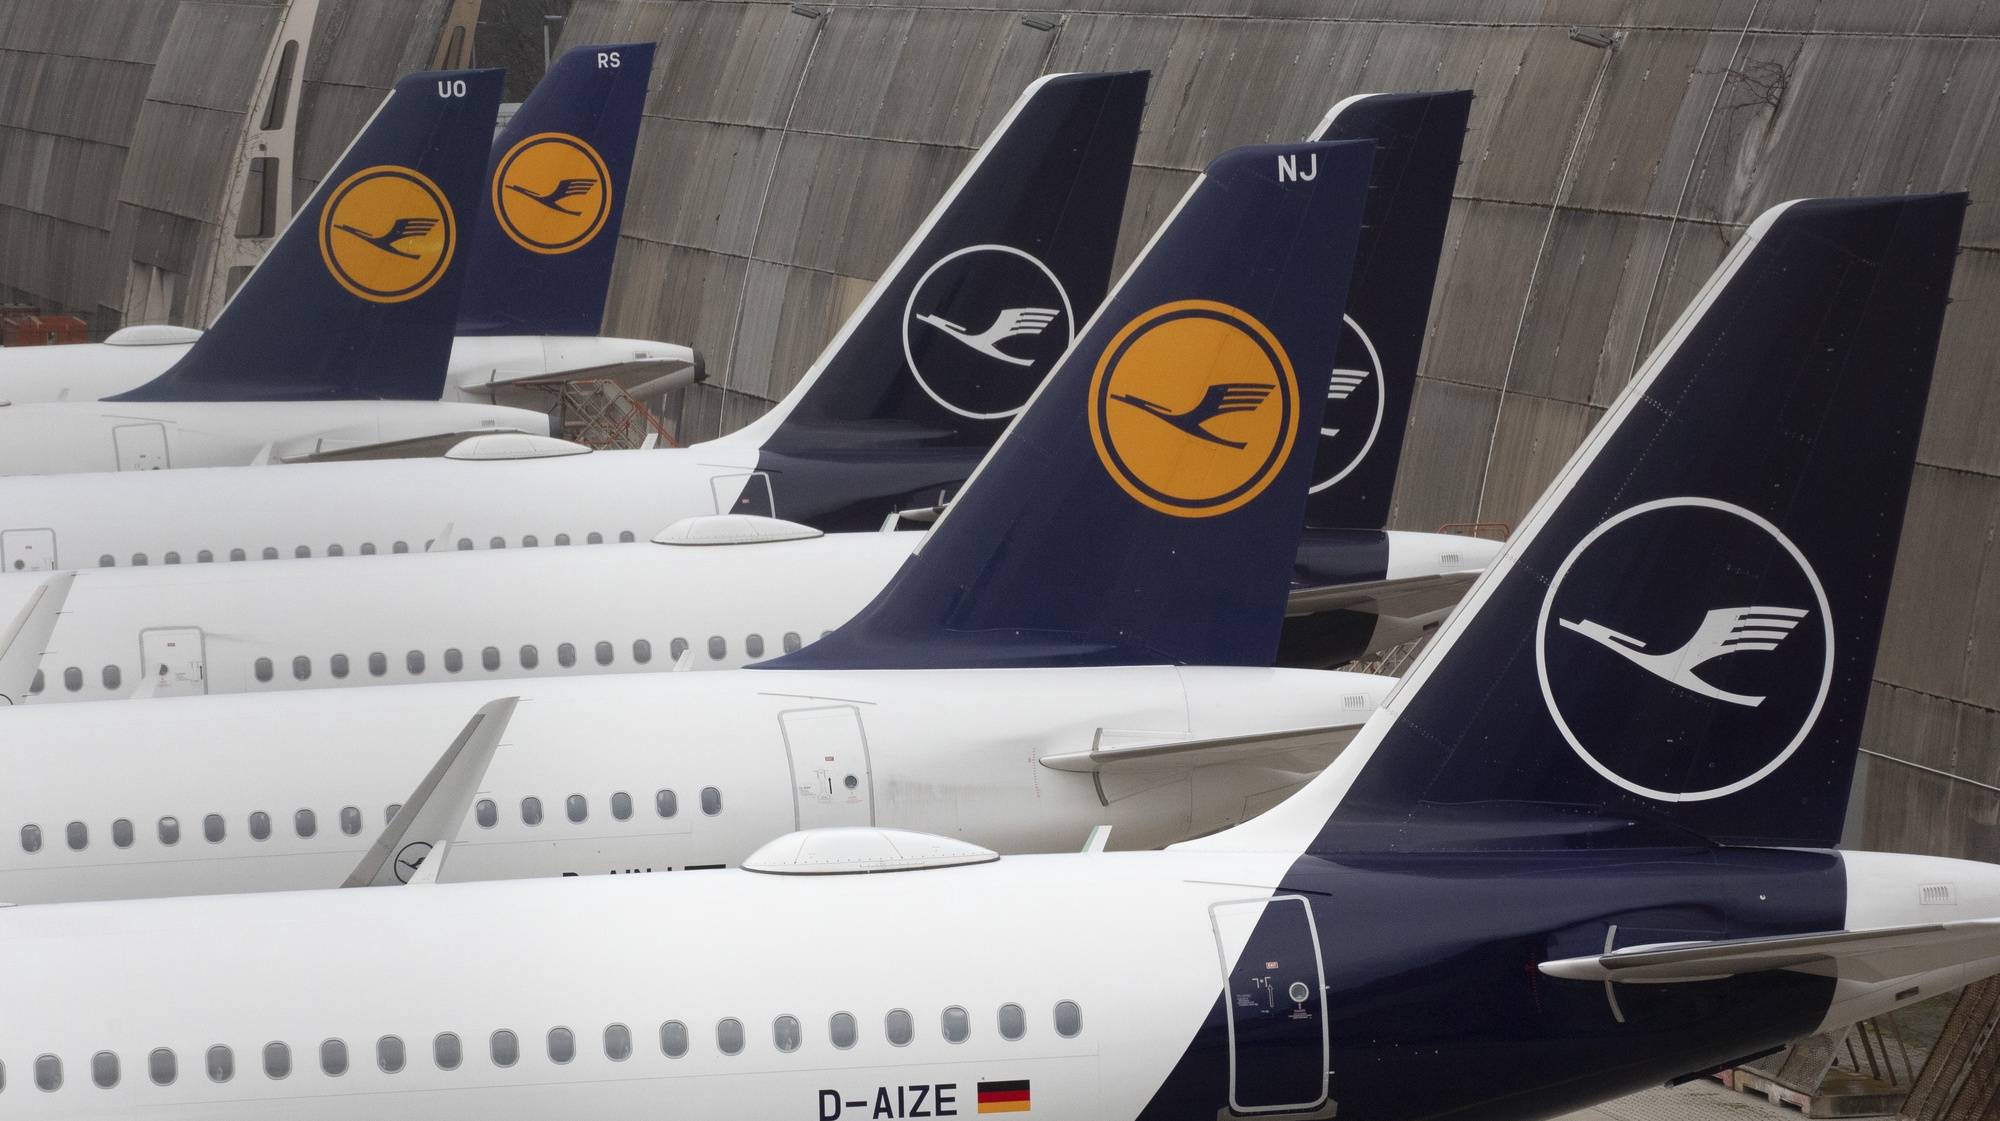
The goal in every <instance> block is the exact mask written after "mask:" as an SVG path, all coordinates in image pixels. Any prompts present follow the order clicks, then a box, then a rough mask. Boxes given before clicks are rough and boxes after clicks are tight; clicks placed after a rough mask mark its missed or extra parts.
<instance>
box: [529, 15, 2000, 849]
mask: <svg viewBox="0 0 2000 1121" xmlns="http://www.w3.org/2000/svg"><path fill="white" fill-rule="evenodd" d="M799 7H801V8H804V9H805V10H806V12H805V14H802V13H801V12H800V11H797V10H795V9H794V5H793V4H792V3H790V2H789V0H577V2H576V4H575V7H574V9H573V10H572V12H571V16H570V20H569V24H568V27H567V30H566V32H565V44H566V45H570V44H579V43H586V42H602V41H606V40H613V39H626V38H652V39H656V40H658V41H659V43H660V45H661V54H660V63H659V66H658V69H657V72H656V73H655V75H654V89H653V93H652V97H651V100H650V102H649V105H648V110H647V116H646V120H645V126H644V135H643V137H642V143H641V152H640V162H639V166H638V169H637V171H636V172H635V177H636V181H635V182H634V184H633V189H632V192H631V195H630V198H631V200H632V201H631V203H630V205H629V207H628V211H627V215H626V221H625V232H624V238H623V243H622V245H621V247H620V259H619V267H618V275H617V280H616V283H615V285H614V291H613V293H612V301H611V309H610V311H609V313H608V317H607V318H608V321H607V324H606V328H607V330H608V331H610V332H612V333H616V334H620V335H631V336H641V337H655V338H665V339H674V340H677V341H686V342H689V343H693V344H694V345H696V346H699V347H700V348H702V350H703V351H705V352H706V354H707V356H708V358H709V362H710V365H709V368H710V370H711V373H712V375H713V381H712V383H711V385H710V386H708V387H700V388H697V389H693V390H689V391H687V392H686V393H685V394H683V395H682V396H681V397H680V398H679V399H678V400H676V401H674V402H672V403H671V405H672V409H673V411H674V412H675V414H676V415H675V417H674V419H675V420H676V422H677V423H678V424H679V425H680V430H681V432H682V434H683V436H684V437H686V438H691V439H693V438H701V437H704V436H708V435H712V434H714V433H717V432H719V431H722V430H726V429H730V428H734V427H736V426H737V425H740V424H741V423H743V422H744V421H745V420H747V419H749V418H750V417H752V416H754V415H756V414H757V413H758V412H760V411H762V410H763V409H764V408H766V407H767V406H768V403H769V402H770V401H771V400H773V399H775V398H776V397H778V396H780V395H782V394H783V392H784V391H785V389H786V388H788V387H789V386H790V385H791V384H792V382H793V381H794V380H795V379H796V378H797V377H798V376H799V375H800V373H801V372H803V371H804V370H805V368H806V367H807V365H808V364H809V363H810V361H811V359H812V357H813V356H814V354H815V353H816V352H817V350H818V348H819V347H820V346H821V345H822V344H823V342H824V341H825V340H826V339H827V338H828V337H829V335H830V334H831V333H832V331H833V330H834V328H835V326H836V325H837V324H838V323H839V321H840V320H841V318H842V317H843V316H844V315H845V314H846V312H847V311H848V310H849V309H850V308H851V307H852V306H853V305H854V304H855V303H856V301H858V300H859V298H860V296H861V294H862V292H863V291H864V290H865V288H866V286H867V284H868V282H869V281H870V280H871V279H872V278H873V277H874V276H875V275H876V274H877V273H878V272H879V271H880V270H881V269H882V268H883V266H884V265H886V264H887V262H888V261H889V259H890V257H891V256H892V255H893V254H894V253H895V251H896V249H897V248H898V247H899V246H900V245H901V243H902V241H903V239H904V238H905V237H906V236H907V235H908V234H909V233H910V231H911V230H912V229H913V228H914V226H915V224H916V222H917V221H918V219H919V218H920V217H921V215H922V213H923V211H924V209H925V208H926V207H928V206H929V205H930V203H931V202H932V201H933V199H934V198H935V197H936V195H937V194H938V193H939V192H940V191H941V190H942V188H943V187H944V186H945V185H946V184H947V183H948V182H949V180H950V178H951V177H952V175H953V174H954V173H955V172H956V171H957V170H958V168H959V167H960V166H961V165H962V164H963V162H964V161H965V159H966V158H967V157H968V156H969V154H970V151H971V148H972V146H973V145H974V144H976V143H977V141H978V140H979V138H980V137H981V136H983V134H984V133H985V131H986V130H987V129H988V128H989V127H990V126H991V125H992V124H993V123H994V121H995V120H996V119H997V117H998V115H999V114H1000V113H1001V112H1002V111H1004V109H1005V108H1006V106H1007V105H1008V104H1009V103H1010V102H1011V101H1012V99H1013V98H1014V96H1015V95H1016V94H1017V93H1018V92H1019V91H1020V89H1021V87H1022V86H1023V85H1025V84H1026V83H1027V82H1028V81H1029V80H1030V79H1031V78H1033V77H1034V76H1035V75H1037V74H1039V73H1042V72H1044V71H1048V70H1079V69H1107V68H1125V67H1146V68H1150V69H1151V70H1152V71H1153V72H1154V86H1153V93H1152V99H1151V102H1150V104H1149V106H1148V109H1147V115H1146V125H1145V133H1144V136H1143V137H1142V139H1141V141H1140V144H1139V157H1138V158H1139V162H1140V165H1141V166H1140V167H1139V169H1138V171H1137V173H1136V176H1135V181H1134V189H1133V194H1132V198H1131V202H1130V205H1129V208H1128V211H1127V216H1126V221H1125V228H1124V230H1123V231H1122V245H1123V255H1122V256H1124V257H1129V255H1130V254H1131V253H1132V252H1133V251H1135V250H1136V248H1137V246H1138V244H1139V243H1140V242H1141V241H1142V239H1143V238H1144V237H1145V236H1146V234H1147V233H1148V232H1150V230H1151V229H1152V227H1153V226H1154V224H1155V223H1156V222H1157V221H1158V220H1159V218H1160V217H1161V216H1162V215H1163V213H1164V211H1165V209H1166V208H1167V207H1168V206H1169V205H1171V203H1172V201H1173V200H1174V199H1175V198H1176V197H1178V195H1179V194H1180V192H1181V191H1182V190H1183V189H1184V188H1185V186H1186V184H1187V183H1188V181H1189V179H1190V177H1191V175H1192V174H1193V172H1194V171H1195V170H1196V169H1197V168H1198V167H1200V166H1201V164H1202V163H1203V162H1204V161H1206V160H1207V159H1209V158H1210V157H1212V156H1214V155H1215V154H1216V153H1218V152H1220V151H1221V150H1223V149H1224V148H1226V147H1229V146H1231V145H1236V144H1243V143H1251V142H1257V141H1264V140H1270V139H1276V138H1285V137H1295V136H1298V135H1301V134H1302V133H1303V132H1304V130H1306V129H1307V128H1308V127H1309V126H1310V125H1311V124H1312V123H1313V122H1314V121H1315V120H1316V119H1317V118H1318V116H1319V115H1320V114H1321V113H1322V112H1323V111H1324V110H1325V109H1326V107H1327V106H1329V105H1331V104H1332V103H1333V102H1334V101H1335V100H1337V99H1338V98H1340V97H1342V96H1344V95H1346V94H1350V93H1357V92H1363V91H1368V90H1383V89H1406V88H1438V87H1450V86H1469V87H1471V88H1472V89H1474V90H1475V91H1477V94H1478V101H1477V102H1476V104H1475V106H1474V110H1473V116H1472V132H1471V135H1470V136H1469V137H1468V142H1467V152H1466V164H1465V167H1464V169H1463V171H1462V172H1461V175H1460V178H1459V183H1458V204H1457V206H1456V209H1455V213H1454V215H1453V218H1452V223H1451V229H1450V232H1449V236H1448V244H1447V248H1446V256H1445V260H1444V262H1443V269H1442V272H1441V274H1440V278H1439V284H1438V296H1437V303H1436V307H1435V311H1434V315H1433V324H1432V333H1431V341H1430V345H1429V348H1428V353H1427V354H1426V355H1425V360H1424V368H1423V376H1422V382H1421V384H1420V387H1419V389H1418V392H1417V397H1416V403H1415V407H1414V410H1413V416H1412V419H1411V432H1410V436H1409V442H1408V444H1407V446H1406V450H1405V453H1404V456H1405V458H1404V465H1403V473H1402V478H1401V482H1400V485H1399V488H1398V492H1397V496H1396V510H1395V516H1394V522H1395V524H1396V525H1397V526H1399V527H1405V528H1418V529H1423V528H1434V527H1436V526H1437V525H1439V524H1441V523H1445V522H1463V521H1472V520H1496V521H1506V522H1512V521H1515V520H1517V519H1518V518H1519V517H1520V516H1521V515H1522V514H1523V513H1524V512H1525V511H1526V508H1527V506H1528V505H1529V503H1530V502H1531V501H1532V500H1533V498H1534V497H1535V495H1536V494H1538V493H1539V492H1540V490H1541V489H1542V487H1543V486H1544V484H1545V483H1546V482H1547V481H1548V479H1549V477H1550V475H1551V474H1552V473H1553V472H1554V471H1555V470H1556V469H1557V468H1558V467H1559V466H1560V465H1561V463H1562V462H1563V461H1564V459H1565V458H1566V457H1567V456H1568V455H1569V454H1570V452H1571V451H1572V450H1573V449H1574V448H1575V446H1576V444H1577V443H1578V442H1579V441H1580V440H1581V439H1582V437H1583V435H1584V433H1585V432H1586V431H1587V430H1588V429H1589V428H1590V426H1591V424H1592V423H1594V422H1595V421H1596V419H1597V417H1598V416H1599V415H1600V413H1601V412H1602V410H1603V407H1604V406H1605V404H1606V403H1607V402H1608V401H1609V400H1610V398H1611V397H1612V396H1613V395H1614V394H1615V393H1616V392H1617V391H1618V389H1619V388H1620V387H1621V386H1622V385H1623V384H1624V383H1625V382H1626V381H1627V380H1628V379H1629V378H1630V376H1631V374H1632V373H1633V371H1634V369H1635V368H1636V366H1637V364H1638V363H1639V361H1640V360H1641V359H1642V358H1643V357H1644V354H1645V352H1646V351H1647V349H1648V348H1649V347H1650V346H1651V345H1652V343H1653V342H1654V341H1655V340H1656V339H1657V338H1658V337H1659V335H1660V334H1661V333H1662V332H1663V331H1664V330H1665V329H1666V328H1667V327H1668V326H1670V325H1671V322H1672V320H1673V318H1674V316H1675V315H1676V314H1677V313H1678V312H1679V310H1680V308H1681V307H1682V306H1683V305H1684V304H1685V303H1686V301H1687V300H1688V298H1689V296H1690V294H1691V293H1692V292H1693V291H1694V290H1695V288H1696V287H1697V286H1698V285H1699V284H1700V282H1701V281H1702V280H1703V279H1704V278H1705V277H1706V276H1707V274H1708V273H1709V271H1710V269H1711V268H1712V267H1713V266H1714V265H1715V264H1716V263H1717V262H1718V261H1720V260H1721V258H1722V255H1723V253H1724V252H1725V251H1726V250H1727V248H1728V247H1729V245H1730V243H1731V242H1732V241H1733V240H1734V239H1735V238H1736V237H1737V236H1738V234H1739V233H1740V232H1741V230H1742V229H1743V227H1744V226H1745V225H1746V224H1747V223H1748V221H1749V220H1750V219H1752V218H1753V217H1755V216H1756V214H1757V213H1758V212H1759V211H1761V210H1763V209H1764V208H1766V207H1768V206H1770V205H1772V204H1773V203H1776V202H1779V201H1782V200H1784V199H1787V198H1792V197H1796V196H1800V195H1809V194H1841V193H1860V192H1900V191H1924V190H1935V189H1960V188H1970V189H1972V190H1973V191H1974V192H1975V194H1976V195H1977V196H1979V198H1980V201H1981V202H1990V201H1991V200H1992V199H1993V198H1994V197H1995V196H1996V193H2000V176H1996V174H1995V172H1996V165H2000V143H1990V142H1989V134H1991V133H1992V132H1993V130H1994V128H1995V122H1996V118H1997V117H2000V4H1994V3H1989V2H1982V0H1925V2H1913V3H1907V4H1872V3H1843V4H1825V3H1815V2H1812V0H1703V2H1695V0H1627V2H1624V3H1612V2H1605V0H1485V2H1482V3H1478V4H1469V3H1463V2H1457V0H1094V2H1092V3H1090V4H1088V5H1087V6H1086V5H1080V4H1074V3H1064V2H1062V0H1019V2H1013V3H998V2H994V0H938V2H935V3H925V2H913V0H900V2H890V0H885V2H881V3H867V2H857V0H838V2H833V3H826V2H823V0H822V2H818V3H810V4H803V5H800V6H799ZM812 13H818V14H817V15H815V14H812ZM1571 24H1593V25H1600V26H1602V27H1604V28H1605V29H1606V30H1607V31H1616V32H1620V33H1622V34H1623V41H1622V42H1621V44H1620V46H1619V47H1618V49H1617V50H1615V51H1605V50H1601V49H1597V48H1594V47H1591V46H1587V45H1583V44H1580V43H1577V42H1572V41H1571V40H1570V39H1569V37H1568V35H1567V29H1568V27H1569V25H1571ZM1965 246H1966V252H1965V254H1964V255H1963V256H1962V257H1961V259H1960V262H1959V272H1958V279H1957V285H1956V297H1957V300H1958V302H1957V303H1956V304H1955V305H1954V308H1953V310H1952V312H1951V315H1950V317H1949V319H1948V321H1947V325H1946V337H1945V342H1944V353H1943V355H1942V358H1941V362H1940V367H1939V371H1938V376H1937V381H1936V387H1935V389H1934V391H1933V395H1932V404H1931V411H1930V419H1929V421H1928V423H1927V426H1926V429H1925V432H1924V439H1923V447H1922V452H1921V457H1920V458H1921V466H1920V467H1919V468H1918V471H1917V477H1916V482H1915V490H1914V494H1913V496H1912V503H1911V510H1910V517H1909V524H1908V529H1907V532H1906V535H1905V541H1904V546H1903V550H1902V561H1901V565H1900V569H1899V574H1898V579H1897V581H1896V586H1895V591H1894V603H1893V605H1892V609H1891V613H1890V618H1889V623H1888V628H1887V634H1886V635H1885V638H1884V645H1883V655H1882V661H1881V666H1880V669H1879V672H1878V681H1877V685H1876V696H1875V698H1874V703H1873V705H1872V708H1871V712H1870V717H1869V721H1868V726H1867V730H1866V733H1865V738H1866V747H1867V749H1868V750H1869V751H1871V752H1877V753H1880V755H1881V756H1882V758H1872V757H1871V760H1870V766H1869V767H1868V771H1867V778H1868V782H1867V786H1866V795H1865V797H1866V802H1865V805H1864V806H1863V807H1862V813H1861V814H1860V815H1859V819H1858V820H1859V823H1860V834H1861V835H1860V836H1859V837H1858V838H1856V839H1857V840H1858V841H1859V842H1861V843H1864V844H1867V845H1870V846H1872V847H1881V848H1890V849H1904V850H1915V851H1934V852H1948V853H1955V854H1961V855H1973V856H1981V857H1985V858H1988V859H2000V830H1996V824H1995V823H1996V821H2000V792H1997V791H1996V790H1995V789H1993V788H1994V787H1996V786H2000V715H1996V713H2000V549H1996V547H1995V545H1994V537H1995V528H1996V526H1995V523H1996V521H2000V385H1996V380H1995V377H1994V373H1995V371H1994V366H1995V359H1994V354H1995V352H1996V350H1997V349H2000V316H1996V314H1995V313H1996V311H2000V303H1996V301H2000V253H1996V250H2000V209H1996V208H1995V207H1993V206H1992V205H1977V206H1975V207H1974V209H1973V210H1972V212H1971V214H1970V218H1969V222H1968V226H1967V230H1966V242H1965ZM1952 776H1959V777H1960V778H1963V779H1966V780H1971V781H1959V779H1958V778H1954V777H1952Z"/></svg>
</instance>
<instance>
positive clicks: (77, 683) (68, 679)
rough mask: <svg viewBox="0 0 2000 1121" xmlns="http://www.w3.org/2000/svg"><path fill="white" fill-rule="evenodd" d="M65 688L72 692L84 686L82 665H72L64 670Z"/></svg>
mask: <svg viewBox="0 0 2000 1121" xmlns="http://www.w3.org/2000/svg"><path fill="white" fill-rule="evenodd" d="M63 688H65V689H68V690H69V691H70V692H72V693H74V692H76V691H78V690H79V689H82V688H83V669H82V667H80V666H71V667H69V668H68V669H66V670H64V671H63Z"/></svg>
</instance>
